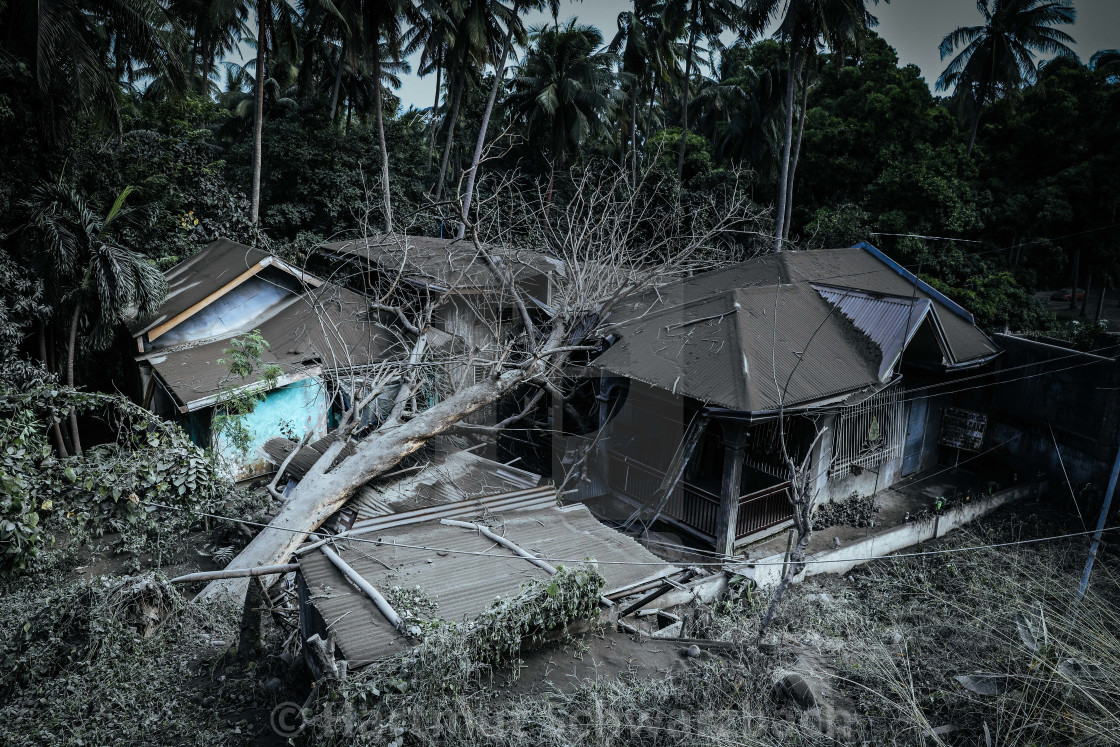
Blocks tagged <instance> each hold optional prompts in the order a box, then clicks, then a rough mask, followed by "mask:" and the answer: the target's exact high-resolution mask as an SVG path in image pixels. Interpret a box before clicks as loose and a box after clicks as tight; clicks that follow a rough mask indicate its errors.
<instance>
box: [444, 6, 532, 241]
mask: <svg viewBox="0 0 1120 747" xmlns="http://www.w3.org/2000/svg"><path fill="white" fill-rule="evenodd" d="M518 5H519V3H514V4H513V17H512V18H511V19H510V23H509V28H508V29H507V30H506V40H505V43H503V44H502V56H501V59H499V60H498V64H497V65H495V66H494V85H492V86H490V98H489V99H487V100H486V109H485V110H483V112H482V124H481V125H480V126H479V128H478V140H476V141H475V144H474V155H473V156H472V157H471V168H470V170H469V171H468V172H467V189H466V191H465V192H464V193H463V222H461V223H460V224H459V230H458V232H457V233H456V237H457V238H460V239H461V238H463V235H464V234H465V233H466V229H467V224H466V220H467V215H468V214H469V213H470V210H471V197H472V196H473V195H474V184H475V181H476V180H477V179H478V165H479V162H481V161H482V149H483V148H484V147H486V130H487V129H488V128H489V127H490V115H491V114H492V113H493V111H494V102H495V101H497V99H498V89H499V88H501V86H502V76H503V75H505V72H506V60H507V59H509V53H510V47H511V46H512V45H513V31H514V26H513V22H514V21H516V20H517V14H518V12H519V10H520V9H519V7H518Z"/></svg>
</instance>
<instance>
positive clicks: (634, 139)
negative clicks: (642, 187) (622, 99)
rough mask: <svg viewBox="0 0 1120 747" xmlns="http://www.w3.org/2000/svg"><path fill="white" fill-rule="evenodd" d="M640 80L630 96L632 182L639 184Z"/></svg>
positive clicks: (632, 183) (635, 83)
mask: <svg viewBox="0 0 1120 747" xmlns="http://www.w3.org/2000/svg"><path fill="white" fill-rule="evenodd" d="M638 90H639V89H638V82H637V81H634V89H633V91H632V92H631V96H630V184H631V186H634V187H636V186H638Z"/></svg>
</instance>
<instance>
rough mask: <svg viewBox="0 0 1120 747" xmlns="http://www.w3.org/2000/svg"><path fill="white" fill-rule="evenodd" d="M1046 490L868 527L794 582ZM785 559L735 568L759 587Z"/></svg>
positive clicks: (1020, 489) (1022, 489)
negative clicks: (860, 536) (861, 535)
mask: <svg viewBox="0 0 1120 747" xmlns="http://www.w3.org/2000/svg"><path fill="white" fill-rule="evenodd" d="M1046 489H1047V484H1046V483H1045V482H1033V483H1027V484H1024V485H1016V486H1014V487H1011V488H1007V489H1006V490H1001V491H999V492H997V493H994V494H993V495H992V496H991V498H989V499H987V500H981V501H976V502H972V503H966V504H964V505H961V506H959V507H957V508H952V509H949V510H947V511H945V512H944V513H943V514H941V516H940V517H939V518H938V519H937V521H934V520H932V519H931V520H927V521H914V522H908V523H905V524H899V525H897V526H893V527H885V528H882V529H878V528H876V529H868V530H867V535H866V536H865V537H864V538H863V539H862V540H859V541H855V542H849V543H847V544H845V545H843V546H842V547H838V548H836V549H832V550H826V551H824V552H819V553H814V554H812V555H810V556H809V557H808V558H807V560H810V561H812V562H810V563H809V564H808V565H806V567H805V570H804V571H803V572H802V573H801V574H799V575H798V576H797V577H795V578H794V581H801V580H804V579H805V578H807V577H809V576H815V575H817V574H819V573H847V572H848V571H850V570H851V569H852V568H855V567H856V566H857V565H862V564H863V563H866V562H867V559H868V558H881V557H885V556H887V555H890V554H892V553H896V552H898V551H899V550H905V549H906V548H908V547H913V546H914V545H917V544H918V543H919V542H925V541H927V540H931V539H934V538H935V537H941V536H944V534H945V533H946V532H948V531H951V530H953V529H956V528H957V527H960V526H963V525H964V524H967V523H969V522H970V521H975V520H976V519H978V518H980V517H982V516H985V515H987V514H989V513H991V512H992V511H995V510H996V509H997V508H1000V507H1001V506H1006V505H1008V504H1010V503H1015V502H1017V501H1021V500H1023V499H1024V498H1028V497H1036V496H1038V495H1041V494H1042V493H1043V492H1045V491H1046ZM935 531H936V535H935ZM783 560H784V557H783V554H776V555H771V556H770V557H767V558H763V559H761V560H759V561H757V562H755V563H746V564H744V565H742V566H736V567H735V568H734V570H735V571H736V572H737V573H741V574H743V575H745V576H747V577H748V578H750V579H752V580H753V581H754V583H755V584H757V585H758V586H774V585H776V584H777V583H778V582H779V581H780V580H781V575H782V563H783Z"/></svg>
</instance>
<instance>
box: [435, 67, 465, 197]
mask: <svg viewBox="0 0 1120 747" xmlns="http://www.w3.org/2000/svg"><path fill="white" fill-rule="evenodd" d="M465 75H466V73H462V72H460V73H458V74H457V75H456V76H455V83H454V87H455V94H454V95H453V96H452V97H451V111H450V112H448V114H447V117H448V119H447V140H446V142H444V144H443V158H442V159H441V160H440V163H439V181H438V182H436V200H437V201H438V200H440V199H442V198H443V184H444V182H445V181H446V180H447V164H448V163H450V162H451V145H452V143H453V142H454V141H455V122H456V121H457V120H458V119H459V104H460V102H461V101H462V100H463V89H464V88H466V87H467V82H466V80H465Z"/></svg>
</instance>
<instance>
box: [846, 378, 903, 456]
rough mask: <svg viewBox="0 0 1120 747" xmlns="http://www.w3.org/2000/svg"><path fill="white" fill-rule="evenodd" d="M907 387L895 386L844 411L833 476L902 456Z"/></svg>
mask: <svg viewBox="0 0 1120 747" xmlns="http://www.w3.org/2000/svg"><path fill="white" fill-rule="evenodd" d="M902 394H903V390H902V388H901V387H897V386H896V387H891V388H889V389H886V390H884V391H881V392H879V393H877V394H874V395H872V396H871V397H868V398H867V399H865V400H864V401H863V402H860V403H859V404H857V405H852V406H851V407H845V408H843V409H842V410H841V411H840V416H839V417H838V418H837V420H836V436H835V439H834V444H835V446H834V449H833V453H832V465H831V466H830V467H829V470H828V471H829V474H830V475H842V474H845V473H846V472H847V471H848V470H850V469H852V468H860V469H867V468H871V467H875V466H876V465H879V464H882V463H883V462H885V461H887V460H888V459H896V458H898V457H901V456H902V446H903V443H904V442H905V440H906V419H905V417H904V415H905V411H906V408H905V407H904V406H903V398H902Z"/></svg>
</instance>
